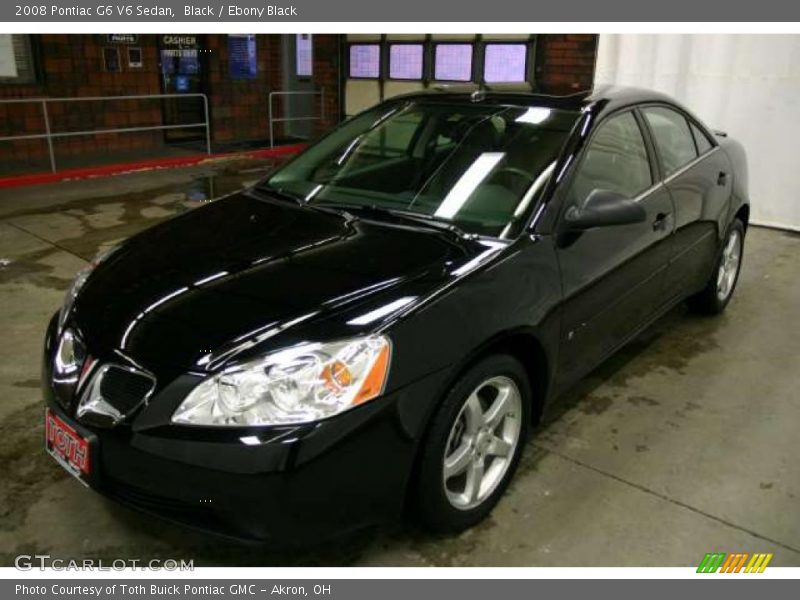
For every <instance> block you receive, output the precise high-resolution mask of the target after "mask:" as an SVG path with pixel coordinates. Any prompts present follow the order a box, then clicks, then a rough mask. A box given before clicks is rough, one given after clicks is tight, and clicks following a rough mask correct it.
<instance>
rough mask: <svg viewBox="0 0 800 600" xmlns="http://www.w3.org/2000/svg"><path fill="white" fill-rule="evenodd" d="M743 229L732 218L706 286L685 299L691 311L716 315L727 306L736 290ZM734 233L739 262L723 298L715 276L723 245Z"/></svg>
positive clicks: (740, 262)
mask: <svg viewBox="0 0 800 600" xmlns="http://www.w3.org/2000/svg"><path fill="white" fill-rule="evenodd" d="M744 231H745V230H744V223H742V221H741V220H739V219H738V218H737V219H734V220H733V223H731V226H730V227H729V228H728V231H727V232H726V233H725V239H724V241H723V243H722V244H721V245H720V249H719V251H718V253H717V260H716V261H715V262H714V270H713V271H712V272H711V277H709V279H708V282H707V283H706V286H705V287H704V288H703V289H702V290H701V291H700V292H699V293H697V294H695V295H694V296H690V297H689V298H688V299H687V304H688V305H689V308H691V309H692V310H693V311H695V312H697V313H700V314H704V315H718V314H720V313H721V312H722V311H723V310H725V307H726V306H728V303H729V302H730V301H731V298H733V292H734V291H735V290H736V283H737V282H738V281H739V273H740V271H741V268H742V259H743V258H744ZM734 234H738V236H739V263H738V266H737V268H736V275H735V277H734V280H733V284H732V285H731V287H730V291H728V293H727V295H726V296H725V297H724V298H720V296H719V294H718V293H717V277H718V275H719V271H720V266H721V264H722V261H723V257H724V251H725V247H726V246H727V244H728V242H729V240H730V238H731V236H732V235H734Z"/></svg>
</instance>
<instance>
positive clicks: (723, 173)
mask: <svg viewBox="0 0 800 600" xmlns="http://www.w3.org/2000/svg"><path fill="white" fill-rule="evenodd" d="M642 114H643V115H644V119H645V122H646V124H647V126H648V128H649V130H650V133H651V135H652V138H653V144H654V146H655V150H656V153H657V155H658V157H659V162H660V164H661V170H662V172H663V176H664V177H665V185H666V186H667V188H668V189H669V191H670V194H671V195H672V199H673V202H674V204H675V241H674V244H673V251H672V255H671V257H670V265H669V268H668V271H667V275H666V281H665V294H664V298H663V301H664V303H669V302H671V301H674V300H675V299H677V298H678V297H683V296H686V295H687V294H690V293H693V292H696V291H698V290H699V289H700V288H702V287H703V285H704V284H705V282H706V281H707V280H708V277H709V276H710V274H711V270H712V268H713V266H714V262H715V259H716V253H717V248H718V245H719V239H720V234H721V233H722V232H721V231H720V228H721V227H722V224H723V223H724V218H725V215H726V214H727V213H726V211H727V205H728V204H727V203H728V198H729V197H730V194H731V185H732V183H731V182H732V173H731V167H730V164H729V162H728V158H727V156H726V155H725V153H724V152H720V151H719V147H718V146H716V142H714V141H713V140H712V139H711V138H710V137H709V136H708V135H707V134H706V133H705V132H704V131H703V130H702V128H700V127H699V126H698V125H697V124H696V123H694V122H693V121H692V120H691V119H689V118H687V117H686V115H684V114H683V113H681V112H679V111H677V110H675V109H673V108H672V107H668V106H663V105H658V106H648V107H645V108H643V109H642Z"/></svg>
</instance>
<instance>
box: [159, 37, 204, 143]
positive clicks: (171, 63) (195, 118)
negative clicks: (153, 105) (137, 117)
mask: <svg viewBox="0 0 800 600" xmlns="http://www.w3.org/2000/svg"><path fill="white" fill-rule="evenodd" d="M158 55H159V72H160V75H161V77H160V79H161V91H162V93H164V94H178V95H183V94H198V93H205V92H206V84H205V81H206V73H205V68H204V64H203V63H204V60H203V58H204V55H203V52H202V40H201V38H200V36H196V35H160V36H158ZM162 109H163V115H164V125H184V124H198V123H203V122H204V121H205V118H206V117H205V106H204V103H203V99H202V98H201V97H200V96H188V97H185V98H181V97H176V98H164V100H163V103H162ZM203 139H205V129H204V128H202V127H187V128H178V129H165V130H164V141H165V142H167V143H170V144H178V143H184V142H187V143H189V142H195V141H199V140H203Z"/></svg>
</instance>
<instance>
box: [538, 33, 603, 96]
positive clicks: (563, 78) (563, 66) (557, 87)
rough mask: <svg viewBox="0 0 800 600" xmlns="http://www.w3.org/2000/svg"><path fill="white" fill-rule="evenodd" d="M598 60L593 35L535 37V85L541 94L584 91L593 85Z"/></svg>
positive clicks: (546, 35) (595, 37) (595, 39)
mask: <svg viewBox="0 0 800 600" xmlns="http://www.w3.org/2000/svg"><path fill="white" fill-rule="evenodd" d="M596 57H597V35H595V34H571V33H570V34H542V35H539V36H537V46H536V81H537V84H538V86H539V87H540V88H541V90H542V91H543V92H546V93H550V94H558V93H569V92H570V91H576V90H582V89H587V88H590V87H591V86H592V83H593V81H594V64H595V59H596Z"/></svg>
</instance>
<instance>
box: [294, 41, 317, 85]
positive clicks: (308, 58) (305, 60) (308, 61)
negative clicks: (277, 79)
mask: <svg viewBox="0 0 800 600" xmlns="http://www.w3.org/2000/svg"><path fill="white" fill-rule="evenodd" d="M311 48H312V41H311V34H310V33H298V34H297V42H296V50H297V57H296V58H297V76H298V77H311V75H313V73H314V56H313V53H312V49H311Z"/></svg>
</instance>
